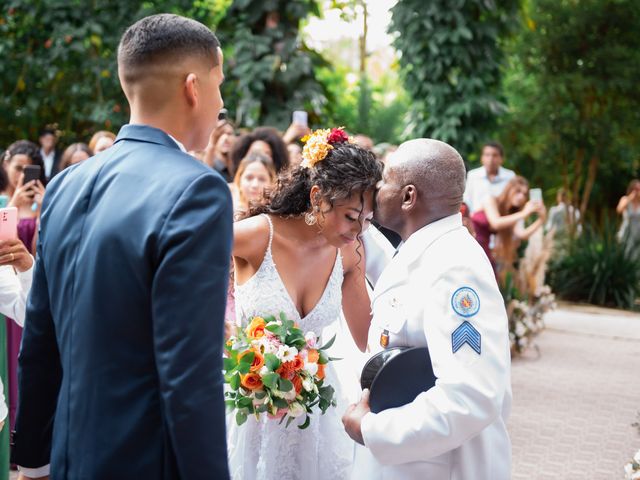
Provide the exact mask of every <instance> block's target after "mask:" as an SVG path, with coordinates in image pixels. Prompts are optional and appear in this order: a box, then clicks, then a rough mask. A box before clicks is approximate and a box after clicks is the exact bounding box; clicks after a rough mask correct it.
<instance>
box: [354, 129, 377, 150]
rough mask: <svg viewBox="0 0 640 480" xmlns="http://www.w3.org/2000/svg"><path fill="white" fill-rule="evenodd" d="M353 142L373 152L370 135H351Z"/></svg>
mask: <svg viewBox="0 0 640 480" xmlns="http://www.w3.org/2000/svg"><path fill="white" fill-rule="evenodd" d="M353 142H354V143H355V144H356V145H358V146H359V147H360V148H364V149H365V150H367V151H369V152H373V140H372V139H371V137H368V136H366V135H363V134H362V133H359V134H358V135H356V136H354V137H353Z"/></svg>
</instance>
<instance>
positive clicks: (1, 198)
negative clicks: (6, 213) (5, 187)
mask: <svg viewBox="0 0 640 480" xmlns="http://www.w3.org/2000/svg"><path fill="white" fill-rule="evenodd" d="M8 204H9V197H7V196H6V195H0V208H5V207H6V206H7V205H8Z"/></svg>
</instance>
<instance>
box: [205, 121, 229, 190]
mask: <svg viewBox="0 0 640 480" xmlns="http://www.w3.org/2000/svg"><path fill="white" fill-rule="evenodd" d="M235 141H236V132H235V128H234V126H233V124H232V123H231V122H230V121H229V120H227V119H226V118H222V119H219V120H218V124H217V125H216V128H215V129H214V130H213V132H212V133H211V138H210V139H209V144H208V145H207V148H206V149H205V155H204V163H206V164H207V165H209V166H210V167H211V168H213V169H214V170H216V171H217V172H218V173H219V174H220V175H222V178H224V179H225V181H226V182H227V183H229V182H232V181H233V177H234V174H235V166H234V164H233V161H232V160H231V149H232V148H233V145H234V144H235Z"/></svg>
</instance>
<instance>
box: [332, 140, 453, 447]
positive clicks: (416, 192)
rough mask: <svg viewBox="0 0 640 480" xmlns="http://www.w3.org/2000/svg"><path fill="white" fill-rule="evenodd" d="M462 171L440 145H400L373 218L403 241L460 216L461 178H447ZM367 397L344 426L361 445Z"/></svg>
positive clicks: (385, 176) (448, 150) (365, 394)
mask: <svg viewBox="0 0 640 480" xmlns="http://www.w3.org/2000/svg"><path fill="white" fill-rule="evenodd" d="M456 168H458V169H459V168H463V169H464V167H462V163H461V160H460V155H459V154H458V152H457V151H456V150H455V149H453V148H452V147H451V146H449V145H447V144H446V143H443V142H440V141H438V140H431V139H425V138H421V139H417V140H410V141H408V142H405V143H403V144H402V145H400V147H399V148H398V150H397V151H396V152H394V153H393V154H392V155H391V156H390V157H389V159H388V161H387V163H386V165H385V168H384V172H383V174H382V180H381V181H380V183H379V184H378V190H377V195H376V210H375V214H374V218H375V220H376V221H378V222H379V223H380V224H381V225H382V226H384V227H386V228H388V229H390V230H393V231H394V232H396V233H398V234H399V235H400V236H401V237H402V241H403V242H406V241H407V239H408V238H409V237H410V236H411V235H413V234H414V233H415V232H417V231H418V230H420V229H421V228H423V227H425V226H427V225H429V224H431V223H433V222H436V221H438V220H440V219H442V218H445V217H448V216H450V215H454V214H456V213H459V212H460V205H461V204H462V195H463V193H464V187H465V185H464V172H461V174H460V175H457V177H456V178H458V179H461V181H457V182H454V183H452V181H451V180H450V178H449V174H450V172H452V171H453V170H455V169H456ZM370 411H371V410H370V408H369V391H368V390H364V391H363V392H362V398H361V399H360V402H359V403H357V404H353V405H351V406H350V407H349V408H348V409H347V411H346V412H345V414H344V416H343V417H342V423H343V424H344V428H345V430H346V431H347V434H349V436H350V437H351V438H352V439H353V440H355V441H356V442H358V443H360V444H361V445H364V440H363V438H362V430H361V426H360V425H361V423H362V419H363V417H364V416H365V415H366V414H367V413H369V412H370Z"/></svg>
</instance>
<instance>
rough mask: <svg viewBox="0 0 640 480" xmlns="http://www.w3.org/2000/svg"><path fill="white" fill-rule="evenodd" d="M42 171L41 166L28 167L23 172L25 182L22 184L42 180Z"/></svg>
mask: <svg viewBox="0 0 640 480" xmlns="http://www.w3.org/2000/svg"><path fill="white" fill-rule="evenodd" d="M41 170H42V169H41V168H40V165H26V166H25V167H24V170H23V172H24V182H22V184H23V185H26V184H27V183H29V182H30V181H32V180H40V175H41V173H40V172H41Z"/></svg>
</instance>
